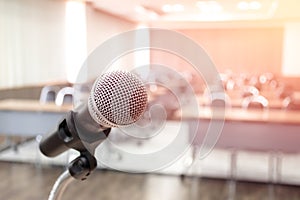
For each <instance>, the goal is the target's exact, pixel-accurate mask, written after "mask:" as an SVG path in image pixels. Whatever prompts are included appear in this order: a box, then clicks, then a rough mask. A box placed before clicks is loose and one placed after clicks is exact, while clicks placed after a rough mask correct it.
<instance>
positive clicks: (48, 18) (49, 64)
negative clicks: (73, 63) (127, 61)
mask: <svg viewBox="0 0 300 200" xmlns="http://www.w3.org/2000/svg"><path fill="white" fill-rule="evenodd" d="M66 3H67V1H55V0H22V1H20V0H0V88H5V87H15V86H23V85H33V84H40V83H45V82H49V81H65V80H67V67H69V66H67V64H66V19H65V18H66ZM134 27H135V24H134V23H132V22H129V21H126V20H123V19H120V18H117V17H115V16H112V15H109V14H106V13H103V12H101V11H96V10H94V9H93V8H92V6H91V5H89V4H88V5H87V6H86V28H87V34H86V38H83V40H86V46H87V48H86V49H87V53H90V52H91V51H92V50H93V49H94V48H95V47H97V46H98V45H99V44H100V43H102V42H103V41H105V40H106V39H107V38H109V37H111V36H112V35H114V34H117V33H120V32H123V31H126V30H130V29H133V28H134ZM74 42H76V41H74ZM68 71H70V70H68ZM71 71H72V70H71Z"/></svg>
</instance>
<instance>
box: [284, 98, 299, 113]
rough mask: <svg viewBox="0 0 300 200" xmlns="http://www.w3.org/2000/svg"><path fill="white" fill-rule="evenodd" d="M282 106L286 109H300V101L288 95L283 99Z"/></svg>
mask: <svg viewBox="0 0 300 200" xmlns="http://www.w3.org/2000/svg"><path fill="white" fill-rule="evenodd" d="M282 108H283V109H285V110H300V101H299V100H298V101H297V100H295V99H294V98H293V97H291V96H288V97H286V98H284V99H283V101H282Z"/></svg>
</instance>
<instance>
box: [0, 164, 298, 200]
mask: <svg viewBox="0 0 300 200" xmlns="http://www.w3.org/2000/svg"><path fill="white" fill-rule="evenodd" d="M62 171H63V168H62V167H57V166H56V167H49V166H48V167H37V166H35V165H33V164H25V163H12V162H3V161H2V162H0V179H1V180H2V181H0V194H1V196H0V199H5V200H28V199H30V200H41V199H47V198H48V194H49V192H50V190H51V188H52V185H53V184H54V182H55V180H56V178H57V177H58V176H59V174H60V173H61V172H62ZM231 184H232V182H230V181H228V180H224V179H207V178H199V177H185V178H182V177H180V176H173V175H162V174H160V175H158V174H129V173H124V172H116V171H110V170H100V169H97V170H96V171H94V172H93V173H92V175H91V176H90V177H89V178H88V179H87V180H85V181H77V180H75V181H73V182H72V183H71V184H70V185H69V186H68V188H67V190H66V191H65V194H64V195H63V200H82V199H91V200H101V199H103V200H119V199H123V200H159V199H162V200H196V199H197V200H199V199H201V200H224V199H228V200H229V199H231V200H233V199H235V200H284V199H288V200H298V199H300V187H297V186H287V185H270V184H263V183H253V182H251V183H250V182H236V190H235V193H234V194H230V193H229V191H230V190H229V188H230V185H231Z"/></svg>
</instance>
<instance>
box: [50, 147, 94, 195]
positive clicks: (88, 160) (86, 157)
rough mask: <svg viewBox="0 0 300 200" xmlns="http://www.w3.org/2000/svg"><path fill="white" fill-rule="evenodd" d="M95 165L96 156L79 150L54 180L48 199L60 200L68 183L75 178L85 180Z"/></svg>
mask: <svg viewBox="0 0 300 200" xmlns="http://www.w3.org/2000/svg"><path fill="white" fill-rule="evenodd" d="M96 167H97V161H96V158H95V157H94V156H93V155H91V154H90V153H89V152H88V151H85V152H81V154H80V156H79V157H77V158H76V159H74V160H73V161H72V162H71V163H70V164H69V165H68V169H66V170H65V171H64V172H63V173H62V174H61V175H60V176H59V177H58V178H57V180H56V181H55V183H54V185H53V187H52V189H51V191H50V195H49V197H48V200H61V199H62V195H63V193H64V191H65V190H66V188H67V187H68V185H69V184H70V183H71V182H72V181H74V180H75V179H79V180H82V181H83V180H86V179H87V177H88V176H89V175H90V173H91V172H92V171H93V170H94V169H95V168H96Z"/></svg>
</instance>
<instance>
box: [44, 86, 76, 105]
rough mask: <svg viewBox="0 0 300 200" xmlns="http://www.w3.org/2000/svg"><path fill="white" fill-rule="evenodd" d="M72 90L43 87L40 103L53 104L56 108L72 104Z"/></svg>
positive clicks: (69, 88)
mask: <svg viewBox="0 0 300 200" xmlns="http://www.w3.org/2000/svg"><path fill="white" fill-rule="evenodd" d="M73 96H74V88H73V87H63V88H60V87H58V86H44V87H43V88H42V91H41V94H40V103H42V104H45V103H48V102H55V104H56V105H57V106H62V105H63V104H71V103H72V102H73Z"/></svg>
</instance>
